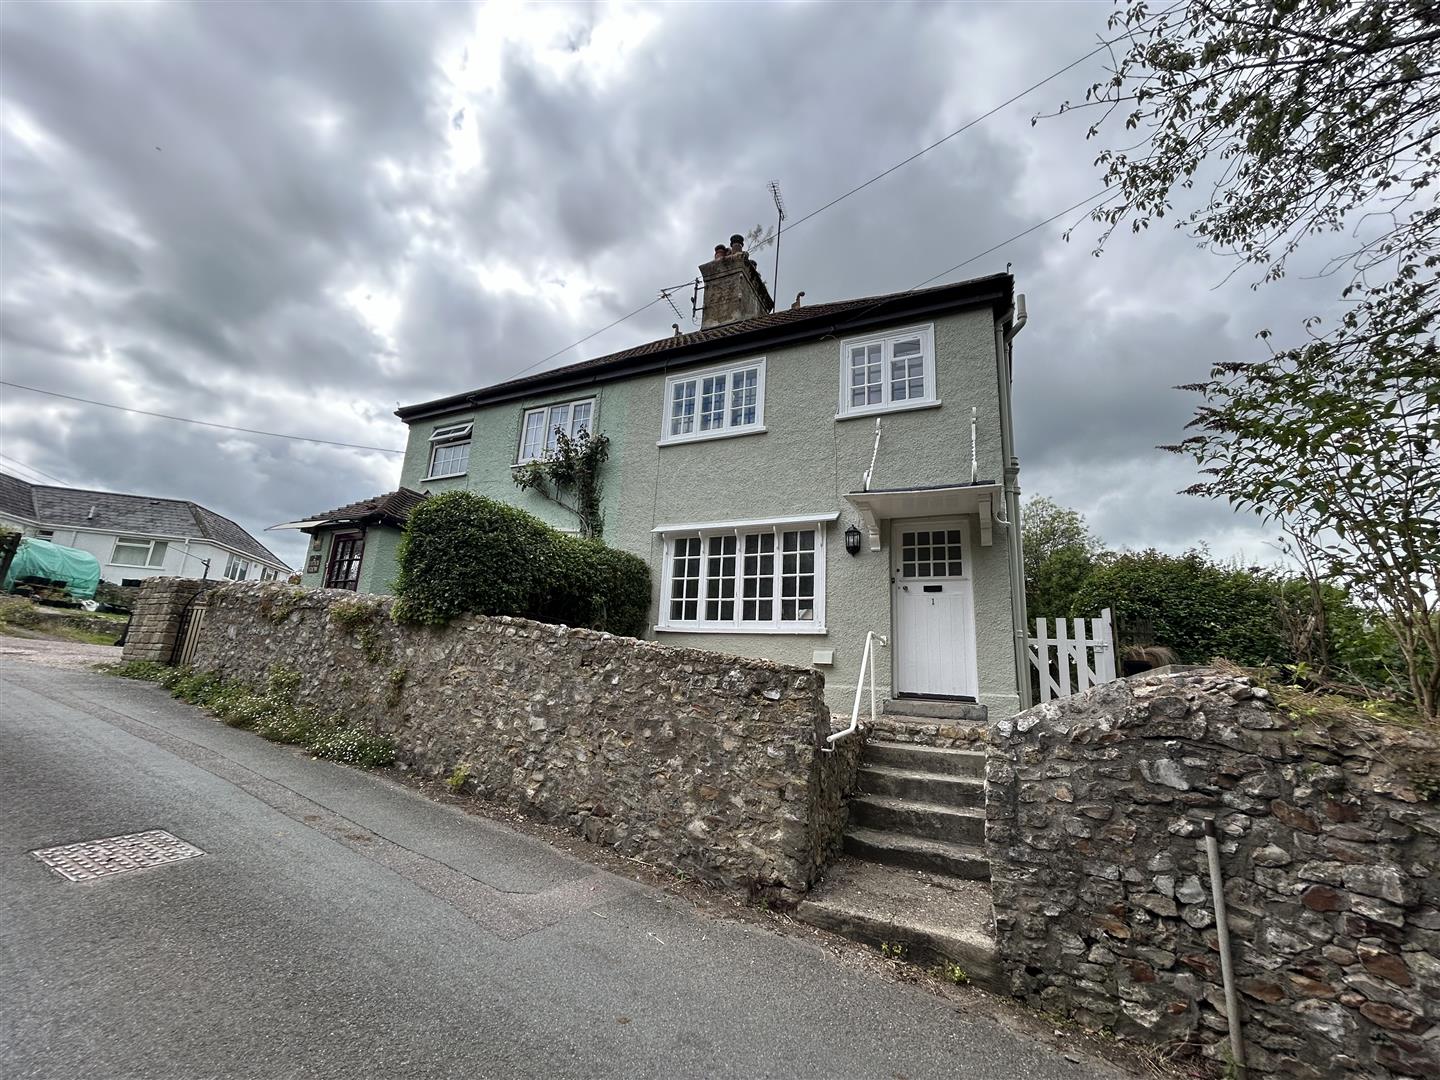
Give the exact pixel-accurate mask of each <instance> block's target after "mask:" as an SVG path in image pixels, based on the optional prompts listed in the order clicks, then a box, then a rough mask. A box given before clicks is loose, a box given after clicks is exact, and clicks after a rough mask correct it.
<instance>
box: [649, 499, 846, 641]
mask: <svg viewBox="0 0 1440 1080" xmlns="http://www.w3.org/2000/svg"><path fill="white" fill-rule="evenodd" d="M839 516H840V513H839V511H838V510H837V511H832V512H831V513H828V514H807V515H801V516H796V517H785V518H765V519H758V520H754V521H720V522H712V523H707V524H686V525H661V526H659V527H658V528H656V529H655V530H654V532H655V533H657V534H659V535H660V536H661V538H662V539H663V541H664V543H663V545H662V547H663V560H664V561H663V562H662V564H661V571H660V618H659V620H658V621H657V623H656V625H655V629H656V631H657V632H670V633H687V634H826V633H829V631H828V630H827V629H826V624H825V565H826V561H827V559H826V551H827V536H826V534H827V533H828V531H829V527H830V524H831V522H833V521H835V520H837V519H838V518H839ZM800 530H814V532H815V598H814V599H815V605H814V617H813V618H810V619H804V620H798V619H797V620H784V619H781V618H780V611H781V603H782V601H783V599H784V587H783V581H782V579H783V577H784V558H783V556H784V551H783V548H784V534H785V533H787V532H794V531H800ZM762 533H769V534H772V535H773V536H774V537H775V546H774V567H773V571H772V580H773V582H774V585H773V589H772V592H771V597H772V599H773V601H774V607H773V609H772V615H773V617H772V618H770V619H768V620H765V621H759V620H750V621H746V620H745V619H743V618H742V612H743V603H744V589H743V579H744V552H745V537H746V536H747V535H752V534H755V535H758V534H762ZM717 536H734V537H735V557H734V558H735V569H734V577H733V579H732V580H733V581H734V583H735V587H734V590H733V596H732V598H733V601H734V605H735V607H734V617H733V618H730V619H723V620H721V619H706V618H705V607H706V602H707V601H708V600H710V599H712V597H711V596H710V586H711V579H710V577H709V573H708V571H709V565H708V564H709V560H710V539H711V537H717ZM697 537H698V538H699V540H700V579H699V584H700V591H699V594H698V596H697V603H696V615H697V617H696V618H695V619H693V620H691V619H672V618H671V617H670V603H671V601H672V600H673V599H674V594H673V586H674V576H673V575H674V562H675V545H676V542H677V541H680V540H686V541H688V540H693V539H695V538H697ZM722 595H723V594H722ZM717 598H718V597H717ZM727 599H730V598H727Z"/></svg>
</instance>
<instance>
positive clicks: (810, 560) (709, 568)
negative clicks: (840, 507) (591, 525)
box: [656, 514, 838, 634]
mask: <svg viewBox="0 0 1440 1080" xmlns="http://www.w3.org/2000/svg"><path fill="white" fill-rule="evenodd" d="M837 516H838V515H837V514H829V515H824V516H820V517H801V518H794V517H791V518H775V519H770V520H767V521H752V522H724V523H716V524H713V525H676V526H661V527H660V528H658V529H657V530H656V532H659V533H661V534H662V535H664V537H665V563H664V567H665V569H664V574H663V580H662V583H661V604H660V623H659V625H658V626H657V627H656V629H658V630H694V631H700V632H706V633H727V632H728V633H771V634H774V633H812V634H823V633H825V528H826V525H827V523H828V522H830V521H833V520H835V518H836V517H837Z"/></svg>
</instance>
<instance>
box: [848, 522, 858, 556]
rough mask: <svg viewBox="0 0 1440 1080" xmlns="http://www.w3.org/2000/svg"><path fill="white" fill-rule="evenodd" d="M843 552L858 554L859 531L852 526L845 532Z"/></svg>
mask: <svg viewBox="0 0 1440 1080" xmlns="http://www.w3.org/2000/svg"><path fill="white" fill-rule="evenodd" d="M845 550H846V551H848V552H849V553H850V554H851V555H859V554H860V530H859V529H857V528H856V527H855V526H854V525H851V526H850V527H849V528H848V529H846V530H845Z"/></svg>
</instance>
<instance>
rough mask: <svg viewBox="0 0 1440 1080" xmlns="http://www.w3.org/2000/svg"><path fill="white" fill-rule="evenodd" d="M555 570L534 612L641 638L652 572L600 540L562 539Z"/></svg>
mask: <svg viewBox="0 0 1440 1080" xmlns="http://www.w3.org/2000/svg"><path fill="white" fill-rule="evenodd" d="M559 538H560V540H561V541H563V542H562V543H560V544H558V545H557V548H556V556H557V557H556V559H555V565H554V569H553V570H552V571H551V575H550V580H549V582H548V583H547V588H546V590H545V593H544V595H543V596H542V597H541V599H540V602H539V604H538V605H537V608H536V610H535V612H534V614H533V616H532V617H533V618H536V619H539V620H540V621H541V622H552V623H565V624H566V625H567V626H588V627H591V628H593V629H595V630H608V631H610V632H611V633H612V634H624V635H626V636H628V637H641V636H643V635H644V633H645V622H646V619H647V618H648V616H649V614H650V568H649V567H648V566H646V565H645V563H644V561H643V560H641V559H637V558H636V557H635V556H634V555H631V554H630V553H629V552H626V551H616V550H615V549H614V548H608V547H606V546H605V545H604V544H602V543H600V542H599V541H598V540H579V539H575V538H574V537H569V536H565V535H563V534H561V535H560V537H559Z"/></svg>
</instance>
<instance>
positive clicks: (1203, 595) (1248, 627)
mask: <svg viewBox="0 0 1440 1080" xmlns="http://www.w3.org/2000/svg"><path fill="white" fill-rule="evenodd" d="M1277 597H1278V588H1277V585H1276V582H1275V581H1274V580H1273V579H1272V578H1270V577H1269V576H1268V575H1265V574H1262V573H1252V572H1250V571H1248V570H1242V569H1239V568H1236V567H1226V566H1220V565H1217V564H1216V563H1214V562H1212V561H1211V559H1210V557H1209V556H1208V555H1206V554H1205V553H1204V552H1202V551H1187V552H1185V554H1183V555H1166V554H1164V553H1163V552H1160V551H1155V550H1153V549H1152V550H1149V551H1126V552H1121V553H1118V554H1113V553H1112V554H1106V555H1102V556H1101V557H1100V559H1099V563H1098V565H1097V566H1096V567H1095V569H1094V570H1092V571H1091V573H1090V576H1089V577H1087V578H1086V579H1085V581H1084V583H1083V584H1082V585H1081V586H1080V587H1079V589H1078V590H1077V591H1076V593H1075V598H1074V601H1073V605H1072V607H1071V612H1072V614H1073V615H1074V616H1076V617H1093V616H1094V615H1096V614H1097V613H1098V612H1099V611H1100V610H1101V609H1102V608H1107V607H1108V608H1110V609H1111V610H1112V611H1113V612H1114V613H1115V619H1116V622H1117V624H1118V627H1117V629H1118V630H1119V632H1120V637H1121V642H1120V643H1121V644H1122V645H1124V644H1142V645H1151V644H1153V645H1167V646H1169V647H1170V648H1172V649H1174V650H1175V652H1176V653H1177V654H1178V655H1179V657H1180V660H1181V662H1182V663H1186V664H1203V663H1205V662H1206V661H1209V660H1211V659H1213V658H1214V657H1217V656H1223V657H1226V658H1227V659H1230V660H1233V661H1235V662H1236V663H1237V664H1247V665H1255V664H1265V663H1275V662H1278V661H1281V660H1284V659H1288V658H1289V655H1290V648H1289V645H1288V643H1287V642H1286V641H1285V640H1284V638H1283V636H1282V634H1281V632H1280V620H1279V618H1278V609H1277ZM1141 624H1148V625H1149V628H1150V634H1149V635H1148V636H1149V637H1151V638H1152V639H1153V640H1151V641H1137V640H1135V637H1136V634H1135V630H1136V628H1137V627H1138V626H1140V625H1141Z"/></svg>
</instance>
